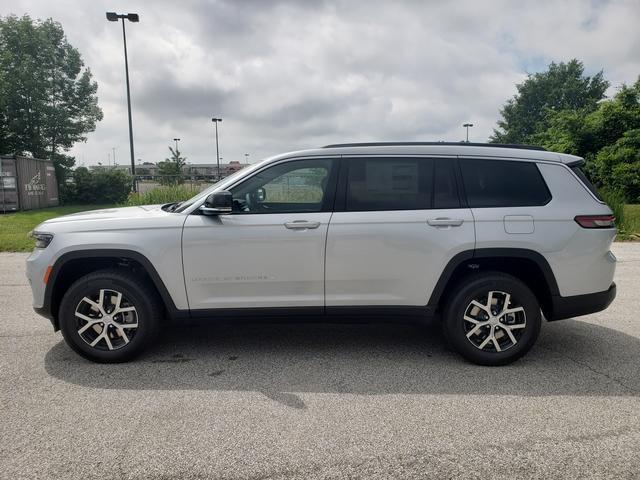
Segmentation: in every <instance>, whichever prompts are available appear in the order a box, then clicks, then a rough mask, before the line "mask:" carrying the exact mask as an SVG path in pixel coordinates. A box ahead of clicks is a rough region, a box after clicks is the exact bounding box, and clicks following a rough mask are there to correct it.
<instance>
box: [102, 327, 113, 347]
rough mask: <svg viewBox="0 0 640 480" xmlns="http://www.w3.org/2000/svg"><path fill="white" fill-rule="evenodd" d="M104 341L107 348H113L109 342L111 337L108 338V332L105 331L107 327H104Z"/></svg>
mask: <svg viewBox="0 0 640 480" xmlns="http://www.w3.org/2000/svg"><path fill="white" fill-rule="evenodd" d="M104 341H105V342H107V347H109V350H113V345H112V344H111V339H110V338H109V332H107V328H106V327H105V329H104Z"/></svg>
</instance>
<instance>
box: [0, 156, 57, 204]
mask: <svg viewBox="0 0 640 480" xmlns="http://www.w3.org/2000/svg"><path fill="white" fill-rule="evenodd" d="M0 178H1V179H2V182H0V212H4V213H6V212H15V211H18V210H33V209H35V208H46V207H55V206H57V205H58V204H59V201H58V181H57V179H56V170H55V168H54V167H53V163H52V162H51V161H50V160H40V159H37V158H29V157H20V156H13V157H7V156H4V157H0Z"/></svg>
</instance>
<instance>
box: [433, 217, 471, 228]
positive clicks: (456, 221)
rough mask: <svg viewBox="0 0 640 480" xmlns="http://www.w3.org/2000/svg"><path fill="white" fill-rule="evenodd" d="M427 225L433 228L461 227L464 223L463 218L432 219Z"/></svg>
mask: <svg viewBox="0 0 640 480" xmlns="http://www.w3.org/2000/svg"><path fill="white" fill-rule="evenodd" d="M427 223H428V224H429V225H431V226H432V227H459V226H460V225H462V224H463V223H464V220H462V219H461V218H444V217H438V218H430V219H429V220H427Z"/></svg>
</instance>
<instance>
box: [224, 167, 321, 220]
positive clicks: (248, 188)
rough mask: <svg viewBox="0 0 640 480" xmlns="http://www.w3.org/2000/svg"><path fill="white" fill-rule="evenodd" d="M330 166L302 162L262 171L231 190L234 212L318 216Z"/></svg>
mask: <svg viewBox="0 0 640 480" xmlns="http://www.w3.org/2000/svg"><path fill="white" fill-rule="evenodd" d="M332 165H333V161H332V160H326V159H319V160H302V161H291V162H286V163H281V164H278V165H274V166H273V167H269V168H267V169H265V170H262V171H261V172H258V173H256V174H255V175H253V176H252V177H250V178H249V179H247V180H246V181H244V182H242V183H241V184H240V185H238V186H236V187H234V188H233V189H232V190H231V193H232V194H233V211H234V212H245V213H293V212H320V211H322V210H323V208H324V206H325V203H326V201H327V200H328V197H329V196H330V195H329V192H328V190H329V189H328V185H329V183H330V182H329V178H330V173H331V169H332Z"/></svg>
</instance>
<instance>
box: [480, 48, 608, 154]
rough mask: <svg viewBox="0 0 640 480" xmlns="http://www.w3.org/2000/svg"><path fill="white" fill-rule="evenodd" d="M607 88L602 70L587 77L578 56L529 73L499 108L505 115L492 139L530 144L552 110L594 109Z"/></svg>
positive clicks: (542, 127) (499, 141) (541, 130)
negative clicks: (541, 70)
mask: <svg viewBox="0 0 640 480" xmlns="http://www.w3.org/2000/svg"><path fill="white" fill-rule="evenodd" d="M608 87H609V82H607V81H606V80H605V79H604V76H603V73H602V71H600V72H598V73H597V74H595V75H594V76H593V77H589V76H585V75H584V66H583V64H582V62H580V61H578V60H576V59H573V60H571V61H569V62H568V63H563V62H560V63H551V64H550V65H549V68H548V70H546V71H544V72H540V73H535V74H533V75H529V76H528V78H527V79H526V80H525V81H524V82H523V83H521V84H519V85H517V89H518V93H517V94H516V95H515V96H514V97H513V98H511V99H509V100H508V101H507V103H506V104H505V106H504V107H503V108H502V110H501V111H500V114H501V116H502V118H501V119H500V120H499V121H498V129H495V130H494V132H493V135H492V136H491V138H490V141H491V142H496V143H531V142H532V141H533V138H534V136H535V135H536V134H540V133H541V132H544V131H545V130H547V129H548V128H549V127H550V123H549V117H550V116H551V115H552V114H553V112H557V111H566V110H569V111H573V112H576V111H579V112H582V113H588V112H591V111H594V110H595V109H596V108H597V104H598V102H599V101H600V100H602V99H603V98H604V94H605V91H606V90H607V88H608Z"/></svg>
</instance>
